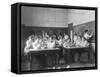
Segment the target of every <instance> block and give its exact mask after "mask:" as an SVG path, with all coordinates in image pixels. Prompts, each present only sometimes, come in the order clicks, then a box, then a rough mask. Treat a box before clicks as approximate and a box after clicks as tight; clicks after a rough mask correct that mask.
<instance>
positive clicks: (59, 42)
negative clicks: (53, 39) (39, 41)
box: [57, 35, 63, 46]
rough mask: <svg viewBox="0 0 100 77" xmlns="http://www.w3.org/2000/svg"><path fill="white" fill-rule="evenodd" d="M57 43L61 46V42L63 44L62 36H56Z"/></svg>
mask: <svg viewBox="0 0 100 77" xmlns="http://www.w3.org/2000/svg"><path fill="white" fill-rule="evenodd" d="M57 43H58V44H59V46H62V44H63V38H62V36H61V35H59V36H58V41H57Z"/></svg>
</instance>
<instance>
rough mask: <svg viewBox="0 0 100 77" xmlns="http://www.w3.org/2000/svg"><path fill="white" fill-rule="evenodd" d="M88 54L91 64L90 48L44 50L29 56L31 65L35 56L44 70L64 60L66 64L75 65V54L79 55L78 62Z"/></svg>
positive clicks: (30, 53) (36, 51) (33, 51)
mask: <svg viewBox="0 0 100 77" xmlns="http://www.w3.org/2000/svg"><path fill="white" fill-rule="evenodd" d="M85 52H86V53H87V54H88V62H90V53H91V49H90V48H88V47H87V48H76V47H71V48H53V49H42V50H30V52H29V53H28V54H27V55H28V56H29V57H30V61H31V65H32V63H33V62H32V59H33V58H34V56H35V57H36V59H37V60H38V63H39V64H40V65H41V66H42V68H46V67H53V66H55V65H56V64H58V63H59V60H60V59H61V58H63V59H64V60H65V62H66V64H72V63H75V54H78V62H80V60H79V58H80V55H81V54H83V53H85Z"/></svg>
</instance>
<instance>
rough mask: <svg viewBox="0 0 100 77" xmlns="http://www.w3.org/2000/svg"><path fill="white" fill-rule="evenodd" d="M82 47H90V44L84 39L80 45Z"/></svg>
mask: <svg viewBox="0 0 100 77" xmlns="http://www.w3.org/2000/svg"><path fill="white" fill-rule="evenodd" d="M80 46H81V47H88V46H89V43H88V42H87V40H85V39H84V38H82V40H81V43H80Z"/></svg>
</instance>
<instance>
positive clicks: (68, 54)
mask: <svg viewBox="0 0 100 77" xmlns="http://www.w3.org/2000/svg"><path fill="white" fill-rule="evenodd" d="M92 52H93V51H92V50H91V48H89V47H87V48H75V47H74V48H64V50H63V53H64V57H65V58H66V62H67V63H68V64H72V63H75V62H79V63H80V62H82V61H81V60H80V57H81V55H82V54H83V53H87V57H88V61H87V62H88V63H89V62H90V58H91V57H90V54H91V53H92ZM92 54H94V53H92ZM75 55H77V60H76V61H75V59H76V57H75Z"/></svg>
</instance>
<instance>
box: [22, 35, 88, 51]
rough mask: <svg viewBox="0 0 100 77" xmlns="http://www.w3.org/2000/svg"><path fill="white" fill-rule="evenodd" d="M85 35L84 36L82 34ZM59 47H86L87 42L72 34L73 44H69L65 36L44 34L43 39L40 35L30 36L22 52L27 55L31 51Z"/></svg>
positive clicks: (83, 38) (68, 39) (67, 37)
mask: <svg viewBox="0 0 100 77" xmlns="http://www.w3.org/2000/svg"><path fill="white" fill-rule="evenodd" d="M84 35H86V34H84ZM88 36H89V35H88ZM59 46H63V47H71V46H73V47H87V46H89V42H88V41H87V38H86V37H84V36H83V37H81V36H79V35H77V34H74V37H73V43H72V44H71V40H70V38H69V36H68V35H67V34H65V33H64V35H58V36H57V35H52V36H50V35H48V34H47V33H45V35H44V37H43V36H42V35H31V36H29V38H28V40H27V41H26V45H25V48H24V52H25V53H28V52H29V51H30V50H31V49H32V50H33V49H34V50H38V49H51V48H56V47H59Z"/></svg>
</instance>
